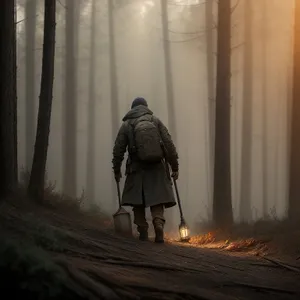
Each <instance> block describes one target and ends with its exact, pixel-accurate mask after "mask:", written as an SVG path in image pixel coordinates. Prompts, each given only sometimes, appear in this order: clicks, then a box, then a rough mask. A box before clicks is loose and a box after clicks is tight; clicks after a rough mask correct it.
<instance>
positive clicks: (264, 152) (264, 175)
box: [261, 0, 269, 218]
mask: <svg viewBox="0 0 300 300" xmlns="http://www.w3.org/2000/svg"><path fill="white" fill-rule="evenodd" d="M266 1H267V0H263V1H262V5H263V6H262V24H261V25H262V80H263V81H262V132H263V134H262V136H263V140H262V190H263V199H262V215H263V217H264V218H266V217H267V215H268V198H269V193H268V132H267V125H268V112H267V106H268V98H267V35H268V34H267V24H268V18H267V3H266Z"/></svg>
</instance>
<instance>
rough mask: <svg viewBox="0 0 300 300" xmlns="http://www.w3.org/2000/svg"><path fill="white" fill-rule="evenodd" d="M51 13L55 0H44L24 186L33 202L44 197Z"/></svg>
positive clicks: (51, 61)
mask: <svg viewBox="0 0 300 300" xmlns="http://www.w3.org/2000/svg"><path fill="white" fill-rule="evenodd" d="M55 14H56V0H45V11H44V45H43V61H42V79H41V93H40V100H39V112H38V121H37V130H36V140H35V146H34V155H33V163H32V169H31V176H30V180H29V186H28V193H29V195H30V196H32V197H33V198H34V199H35V200H37V201H43V198H44V182H45V171H46V162H47V152H48V142H49V133H50V121H51V108H52V93H53V79H54V55H55V26H56V23H55V22H56V21H55Z"/></svg>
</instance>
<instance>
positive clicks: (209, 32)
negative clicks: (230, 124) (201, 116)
mask: <svg viewBox="0 0 300 300" xmlns="http://www.w3.org/2000/svg"><path fill="white" fill-rule="evenodd" d="M205 23H206V74H207V106H208V111H207V116H208V117H207V120H205V124H206V126H207V130H206V136H207V138H206V140H207V143H208V144H207V146H206V148H207V162H206V164H207V177H208V178H207V180H208V187H207V189H208V198H209V199H208V201H209V203H210V205H211V203H212V199H211V193H212V189H213V176H212V175H213V165H214V121H215V114H214V111H215V99H214V98H215V97H214V75H215V69H214V66H215V64H214V53H213V37H214V35H213V24H214V20H213V0H206V4H205Z"/></svg>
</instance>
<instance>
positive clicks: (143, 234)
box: [139, 230, 149, 241]
mask: <svg viewBox="0 0 300 300" xmlns="http://www.w3.org/2000/svg"><path fill="white" fill-rule="evenodd" d="M139 240H140V241H148V240H149V238H148V231H147V230H141V231H140V236H139Z"/></svg>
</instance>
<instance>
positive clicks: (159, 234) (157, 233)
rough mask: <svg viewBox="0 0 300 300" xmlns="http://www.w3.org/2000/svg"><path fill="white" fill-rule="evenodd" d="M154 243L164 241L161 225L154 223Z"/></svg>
mask: <svg viewBox="0 0 300 300" xmlns="http://www.w3.org/2000/svg"><path fill="white" fill-rule="evenodd" d="M154 230H155V243H164V242H165V241H164V228H163V226H162V225H156V226H155V228H154Z"/></svg>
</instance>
